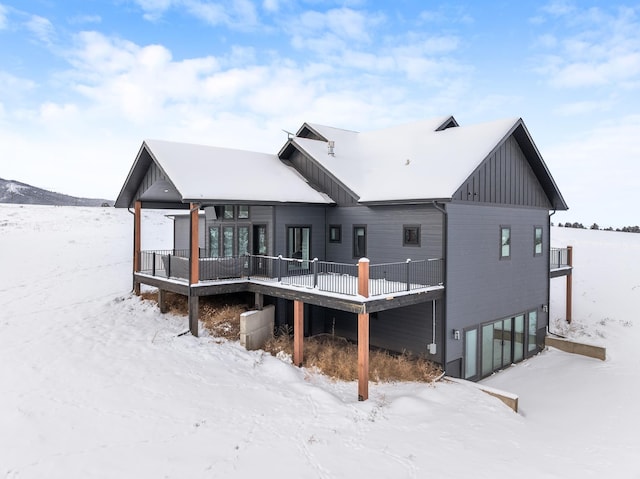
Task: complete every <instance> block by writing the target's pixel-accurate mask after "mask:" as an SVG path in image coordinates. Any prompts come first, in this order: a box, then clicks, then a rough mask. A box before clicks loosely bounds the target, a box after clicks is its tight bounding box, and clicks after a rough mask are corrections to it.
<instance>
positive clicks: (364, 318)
mask: <svg viewBox="0 0 640 479" xmlns="http://www.w3.org/2000/svg"><path fill="white" fill-rule="evenodd" d="M358 294H359V295H360V296H364V297H365V298H368V297H369V260H368V259H367V258H361V259H360V261H359V262H358ZM367 399H369V313H362V314H358V401H366V400H367Z"/></svg>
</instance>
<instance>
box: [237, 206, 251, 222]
mask: <svg viewBox="0 0 640 479" xmlns="http://www.w3.org/2000/svg"><path fill="white" fill-rule="evenodd" d="M238 218H239V219H247V218H249V205H240V206H238Z"/></svg>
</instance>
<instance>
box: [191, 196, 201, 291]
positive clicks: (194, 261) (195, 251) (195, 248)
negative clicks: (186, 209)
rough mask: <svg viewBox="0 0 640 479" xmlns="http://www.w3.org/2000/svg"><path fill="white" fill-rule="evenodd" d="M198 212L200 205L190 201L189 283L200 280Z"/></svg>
mask: <svg viewBox="0 0 640 479" xmlns="http://www.w3.org/2000/svg"><path fill="white" fill-rule="evenodd" d="M199 212H200V206H199V205H198V204H197V203H191V244H190V249H189V259H190V261H189V263H190V264H191V272H190V275H189V283H190V284H196V283H197V282H198V281H200V261H199V260H200V241H199V232H198V226H199V221H200V219H199V217H198V214H199Z"/></svg>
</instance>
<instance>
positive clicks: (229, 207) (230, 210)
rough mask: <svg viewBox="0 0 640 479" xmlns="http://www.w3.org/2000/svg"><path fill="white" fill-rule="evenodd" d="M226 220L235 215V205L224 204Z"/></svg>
mask: <svg viewBox="0 0 640 479" xmlns="http://www.w3.org/2000/svg"><path fill="white" fill-rule="evenodd" d="M222 217H223V218H224V219H225V220H232V219H233V218H234V216H233V205H224V206H223V216H222Z"/></svg>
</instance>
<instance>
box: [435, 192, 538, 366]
mask: <svg viewBox="0 0 640 479" xmlns="http://www.w3.org/2000/svg"><path fill="white" fill-rule="evenodd" d="M446 208H447V213H448V233H447V243H448V248H447V251H448V252H447V255H448V258H447V274H446V311H447V313H446V314H447V328H448V333H447V335H446V336H445V337H446V338H447V345H446V351H447V358H446V362H447V363H449V362H451V361H455V360H458V359H461V358H462V357H463V342H464V341H463V337H464V335H463V331H464V329H465V328H468V327H473V326H477V325H480V324H482V323H486V322H489V321H494V320H498V319H502V318H507V317H510V316H514V315H517V314H519V313H525V312H528V311H531V310H536V311H537V312H538V329H540V328H544V327H545V326H546V325H547V324H548V314H547V313H546V312H544V311H543V309H542V305H544V304H546V303H547V301H548V294H549V258H548V256H549V244H548V242H549V216H548V211H547V210H545V209H534V208H522V207H508V206H491V205H476V204H469V203H466V204H465V203H450V204H447V206H446ZM501 226H509V227H510V228H511V256H510V258H509V259H500V234H501V231H500V228H501ZM535 226H540V227H542V228H543V248H542V250H543V253H542V255H538V256H535V255H534V227H535ZM453 330H458V331H460V334H461V338H460V340H455V339H454V337H453V334H452V332H453Z"/></svg>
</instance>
